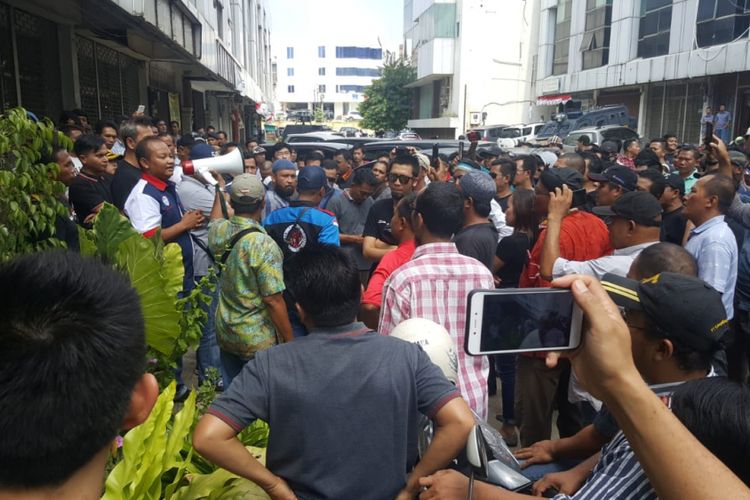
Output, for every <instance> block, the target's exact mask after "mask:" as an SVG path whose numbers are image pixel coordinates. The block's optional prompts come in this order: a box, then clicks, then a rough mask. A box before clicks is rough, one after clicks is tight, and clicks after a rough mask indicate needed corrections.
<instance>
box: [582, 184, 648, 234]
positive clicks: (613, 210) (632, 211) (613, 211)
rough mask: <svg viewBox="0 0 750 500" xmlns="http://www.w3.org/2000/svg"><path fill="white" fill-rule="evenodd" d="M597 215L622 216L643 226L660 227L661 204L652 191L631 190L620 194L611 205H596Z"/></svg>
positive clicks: (594, 209)
mask: <svg viewBox="0 0 750 500" xmlns="http://www.w3.org/2000/svg"><path fill="white" fill-rule="evenodd" d="M591 210H592V212H594V213H595V214H596V215H601V216H605V217H606V216H609V217H622V218H623V219H627V220H632V221H634V222H636V223H638V224H640V225H642V226H653V227H658V226H660V225H661V212H662V210H661V205H660V204H659V200H657V199H656V197H655V196H654V195H652V194H651V193H647V192H645V191H629V192H627V193H624V194H623V195H622V196H620V197H619V198H618V199H617V201H615V202H614V204H613V205H611V206H604V207H594V208H592V209H591Z"/></svg>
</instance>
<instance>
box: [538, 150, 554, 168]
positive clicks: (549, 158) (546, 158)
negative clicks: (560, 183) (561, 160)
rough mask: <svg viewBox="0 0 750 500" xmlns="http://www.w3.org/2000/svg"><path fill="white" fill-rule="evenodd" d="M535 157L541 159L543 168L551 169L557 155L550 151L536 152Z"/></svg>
mask: <svg viewBox="0 0 750 500" xmlns="http://www.w3.org/2000/svg"><path fill="white" fill-rule="evenodd" d="M536 155H537V156H538V157H539V158H541V159H542V162H544V166H545V167H551V166H552V165H554V164H555V162H556V161H557V155H556V154H555V153H553V152H552V151H537V153H536Z"/></svg>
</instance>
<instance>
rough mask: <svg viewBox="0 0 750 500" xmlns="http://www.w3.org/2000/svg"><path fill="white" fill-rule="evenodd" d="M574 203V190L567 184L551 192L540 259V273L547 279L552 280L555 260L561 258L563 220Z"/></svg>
mask: <svg viewBox="0 0 750 500" xmlns="http://www.w3.org/2000/svg"><path fill="white" fill-rule="evenodd" d="M572 204H573V191H571V190H570V188H569V187H568V186H566V185H563V187H562V190H561V189H560V188H555V191H554V192H550V194H549V208H548V211H549V212H548V214H547V236H546V237H545V239H544V246H543V247H542V255H541V259H540V262H539V264H540V266H539V267H540V273H541V275H542V278H544V279H545V280H547V281H551V280H552V271H553V269H554V267H555V261H556V260H557V259H559V258H560V230H561V228H562V221H563V219H564V218H565V216H566V215H567V214H568V211H569V210H570V206H571V205H572Z"/></svg>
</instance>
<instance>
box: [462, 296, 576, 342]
mask: <svg viewBox="0 0 750 500" xmlns="http://www.w3.org/2000/svg"><path fill="white" fill-rule="evenodd" d="M468 302H469V304H468V306H469V308H468V312H467V315H466V318H467V319H466V336H465V346H464V348H465V350H466V352H467V354H469V355H472V356H478V355H483V354H506V353H522V352H535V351H560V350H572V349H576V348H577V347H578V346H579V345H580V343H581V323H582V317H583V314H582V311H581V309H580V308H579V307H578V306H577V305H576V304H575V302H574V300H573V295H572V293H571V292H570V290H560V289H557V288H535V289H530V288H506V289H499V290H474V291H472V292H471V293H470V294H469V298H468Z"/></svg>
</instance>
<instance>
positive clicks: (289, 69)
mask: <svg viewBox="0 0 750 500" xmlns="http://www.w3.org/2000/svg"><path fill="white" fill-rule="evenodd" d="M286 76H294V68H287V69H286Z"/></svg>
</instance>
